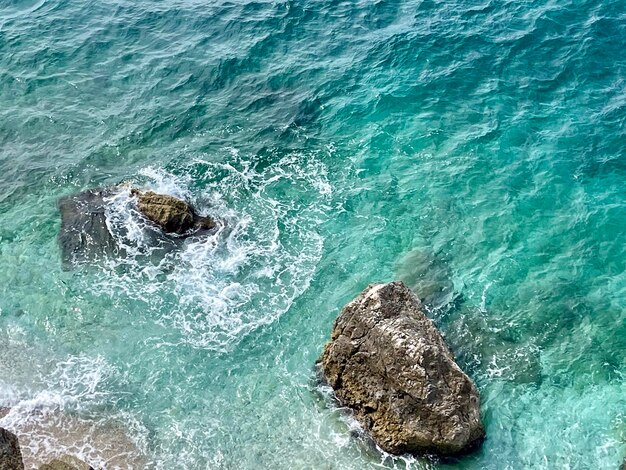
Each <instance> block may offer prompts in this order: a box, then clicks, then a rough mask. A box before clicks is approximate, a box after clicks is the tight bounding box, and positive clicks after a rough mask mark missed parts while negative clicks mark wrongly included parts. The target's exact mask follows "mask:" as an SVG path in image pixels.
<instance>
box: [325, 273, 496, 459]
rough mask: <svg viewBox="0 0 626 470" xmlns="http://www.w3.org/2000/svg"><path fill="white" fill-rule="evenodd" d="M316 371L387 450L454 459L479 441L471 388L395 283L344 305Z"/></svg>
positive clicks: (481, 433)
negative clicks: (318, 371) (452, 457)
mask: <svg viewBox="0 0 626 470" xmlns="http://www.w3.org/2000/svg"><path fill="white" fill-rule="evenodd" d="M318 366H319V368H320V371H321V373H322V375H323V378H324V379H325V380H326V381H327V382H328V384H329V385H330V386H331V387H332V388H333V389H334V391H335V394H336V396H337V399H338V400H339V402H340V403H341V404H342V405H343V406H347V407H349V408H351V409H352V411H353V412H354V415H355V417H356V419H357V420H358V421H359V422H360V423H361V425H362V426H363V427H364V428H365V429H366V430H367V431H368V432H369V433H370V434H371V436H372V438H373V439H374V440H375V441H376V443H377V444H378V445H379V446H380V447H381V448H382V449H383V450H385V451H387V452H390V453H393V454H402V453H411V454H423V453H428V454H436V455H440V456H451V455H458V454H462V453H465V452H467V451H470V450H472V449H473V448H475V447H477V446H478V445H480V443H481V442H482V440H483V438H484V428H483V425H482V422H481V417H480V407H479V396H478V391H477V389H476V386H475V385H474V383H473V382H472V380H471V379H470V378H469V377H468V376H467V375H466V374H465V373H464V372H463V371H462V370H461V369H460V368H459V366H458V365H457V364H456V362H455V361H454V357H453V356H452V353H451V352H450V350H449V349H448V347H447V346H446V344H445V342H444V340H443V338H442V336H441V334H440V333H439V331H438V330H437V328H436V327H435V325H434V324H433V323H432V321H431V320H429V319H428V318H427V317H426V316H425V315H424V313H423V312H422V309H421V305H420V302H419V300H418V299H417V298H416V297H415V295H414V294H413V293H412V292H411V290H410V289H409V288H408V287H406V286H405V285H404V284H403V283H402V282H392V283H389V284H372V285H370V286H369V287H368V288H367V289H365V290H364V291H363V292H362V293H361V294H360V295H359V296H358V297H357V298H356V299H354V300H353V301H352V302H350V303H349V304H348V305H347V306H346V307H344V309H343V310H342V312H341V313H340V315H339V317H338V318H337V320H336V321H335V324H334V327H333V331H332V335H331V341H330V342H329V343H328V344H327V345H326V347H325V348H324V352H323V353H322V356H321V357H320V360H319V362H318Z"/></svg>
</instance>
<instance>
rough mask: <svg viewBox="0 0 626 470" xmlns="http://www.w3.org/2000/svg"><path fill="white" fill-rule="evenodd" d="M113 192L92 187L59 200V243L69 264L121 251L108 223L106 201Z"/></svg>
mask: <svg viewBox="0 0 626 470" xmlns="http://www.w3.org/2000/svg"><path fill="white" fill-rule="evenodd" d="M112 194H113V191H112V190H111V189H108V188H99V189H90V190H89V191H84V192H82V193H78V194H75V195H73V196H68V197H64V198H61V199H59V203H58V206H59V211H60V212H61V231H60V232H59V246H60V247H61V253H62V256H63V260H64V261H65V262H66V263H82V262H88V261H93V260H95V259H97V258H99V257H101V256H103V255H105V256H111V255H116V254H118V252H119V247H118V246H117V243H116V242H115V239H114V238H113V235H111V232H110V231H109V228H108V227H107V223H106V215H105V201H104V199H105V198H106V197H110V196H111V195H112Z"/></svg>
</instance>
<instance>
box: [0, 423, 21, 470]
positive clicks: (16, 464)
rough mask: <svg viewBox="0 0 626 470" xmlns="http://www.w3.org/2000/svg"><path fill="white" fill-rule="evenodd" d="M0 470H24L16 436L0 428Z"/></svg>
mask: <svg viewBox="0 0 626 470" xmlns="http://www.w3.org/2000/svg"><path fill="white" fill-rule="evenodd" d="M0 470H24V464H23V463H22V453H21V452H20V446H19V444H18V442H17V436H16V435H15V434H13V433H12V432H9V431H7V430H6V429H4V428H0Z"/></svg>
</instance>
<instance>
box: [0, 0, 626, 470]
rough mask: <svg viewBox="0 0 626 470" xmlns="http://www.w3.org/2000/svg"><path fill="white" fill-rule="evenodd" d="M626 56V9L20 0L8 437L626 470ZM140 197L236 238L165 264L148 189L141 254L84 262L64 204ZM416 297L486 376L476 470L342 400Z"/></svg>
mask: <svg viewBox="0 0 626 470" xmlns="http://www.w3.org/2000/svg"><path fill="white" fill-rule="evenodd" d="M625 51H626V3H625V2H624V1H623V0H618V1H607V0H593V1H590V0H582V1H576V2H574V1H559V0H554V1H549V0H537V1H515V2H513V1H500V2H497V1H495V0H491V1H489V0H487V1H484V2H482V3H477V2H473V1H469V0H456V1H440V2H435V1H428V0H424V1H418V0H398V1H378V2H374V1H360V2H357V1H349V2H343V1H336V0H334V1H329V0H315V1H313V0H301V1H258V2H250V1H245V0H242V1H235V2H223V1H214V2H201V1H197V0H179V1H152V2H149V1H146V0H135V1H122V0H100V1H86V0H82V1H79V0H65V1H64V0H56V1H52V0H39V1H22V0H0V267H1V269H0V344H2V345H3V348H2V354H0V406H9V407H11V412H10V413H9V414H8V415H6V416H5V417H4V418H1V419H0V425H2V426H5V427H7V428H9V429H11V430H13V431H16V432H17V433H18V435H19V436H20V441H21V444H22V446H23V447H25V450H24V454H25V457H26V458H27V460H28V461H29V462H30V463H32V464H33V465H34V463H35V462H40V461H43V460H46V459H48V458H49V457H50V456H52V455H54V454H56V453H61V452H70V453H74V454H77V455H79V456H81V457H83V458H85V459H87V460H90V461H91V462H93V463H94V464H100V465H105V466H106V468H109V469H112V468H158V469H172V468H176V469H179V468H180V469H199V468H210V469H258V468H272V469H305V468H308V469H341V470H343V469H363V468H397V469H404V468H411V469H421V468H464V469H497V470H501V469H521V468H524V469H526V468H528V469H540V468H541V469H555V468H563V469H566V468H567V469H600V468H609V469H611V468H617V467H618V466H619V464H620V463H621V462H622V460H623V458H624V456H625V455H626V382H625V381H624V373H625V372H626V362H625V359H624V351H625V349H626V315H625V313H624V312H625V311H626V273H625V268H626V229H625V227H626V186H625V178H626V54H625ZM122 182H129V183H132V184H134V185H138V186H142V187H146V188H152V189H155V190H159V191H163V192H167V193H170V194H174V195H178V196H181V197H186V198H188V199H190V200H191V201H193V202H194V203H195V204H196V206H197V207H198V208H199V209H200V210H201V211H202V212H203V213H207V214H213V215H215V216H219V217H221V218H222V219H223V220H225V221H226V222H227V225H228V227H229V230H225V231H223V232H220V233H218V234H217V235H215V236H214V237H211V238H210V239H208V240H201V241H195V242H190V243H188V244H187V245H186V246H185V248H184V250H182V251H181V252H178V253H175V254H173V255H172V256H170V257H168V258H166V259H165V260H163V261H161V262H146V261H145V256H144V257H142V256H140V255H141V254H142V253H144V252H145V250H146V249H147V247H145V246H143V245H142V239H141V227H139V226H138V225H137V221H136V220H134V219H133V218H132V217H131V215H130V213H129V212H128V206H127V203H128V200H127V198H126V197H125V195H124V194H122V195H121V196H120V197H119V198H117V199H115V200H113V201H111V203H110V208H109V212H108V217H109V222H110V224H111V228H112V230H114V231H115V230H120V231H124V232H125V233H127V236H128V237H135V238H133V243H135V245H134V246H135V247H136V248H137V250H138V255H137V256H136V257H133V256H131V257H129V258H127V259H122V260H120V259H108V260H103V262H101V263H97V264H96V265H94V266H91V267H82V268H78V269H74V270H69V271H66V270H63V269H62V264H61V253H60V250H59V248H58V245H57V238H56V237H57V234H58V231H59V227H60V216H59V213H58V210H57V207H56V201H57V199H58V198H59V197H61V196H64V195H68V194H72V193H75V192H78V191H80V190H83V189H89V188H93V187H98V186H103V185H111V184H119V183H122ZM116 233H117V232H116ZM120 233H121V232H120ZM121 241H123V240H121ZM126 242H128V240H126ZM142 250H144V251H142ZM393 279H402V280H404V281H405V282H407V283H408V284H409V285H410V286H411V287H412V288H414V290H415V292H416V293H418V295H420V297H422V298H423V299H424V303H425V305H426V307H427V309H428V311H429V315H430V316H431V317H432V318H433V319H434V320H435V321H436V322H437V324H438V326H439V327H440V329H441V331H442V332H443V333H444V334H445V336H446V339H447V341H448V343H449V344H450V346H451V347H452V349H453V350H454V352H455V354H456V356H457V358H458V361H459V363H460V364H461V365H462V367H463V368H464V369H465V370H466V371H467V372H468V373H469V374H470V375H471V376H472V377H473V378H474V380H475V381H476V383H477V385H478V387H479V390H480V393H481V396H482V410H483V416H484V421H485V425H486V431H487V440H486V441H485V444H484V446H483V447H482V449H481V450H480V451H479V452H477V453H476V454H474V455H472V456H469V457H466V458H464V459H462V460H461V461H459V462H458V463H457V464H454V465H443V464H438V463H436V462H428V461H425V460H419V459H412V458H392V457H390V456H386V455H383V454H381V453H379V452H378V451H376V450H375V449H372V448H371V447H370V446H369V445H368V443H367V442H366V441H364V440H363V439H361V438H359V437H358V436H355V435H354V433H351V432H350V430H351V428H353V427H354V423H352V422H351V420H350V419H349V417H347V416H346V415H345V413H343V412H342V411H341V410H338V409H336V408H335V405H334V404H333V403H332V402H331V401H329V400H327V399H326V398H325V397H324V394H323V391H320V389H319V388H318V386H317V384H316V382H315V378H314V372H313V366H314V363H315V360H316V358H317V357H318V355H319V353H320V352H321V349H322V347H323V344H324V342H325V341H326V340H327V339H328V337H329V333H330V329H331V325H332V321H333V320H334V318H335V317H336V315H337V314H338V311H339V309H340V308H341V307H342V306H343V305H344V304H345V303H346V302H348V301H349V300H350V299H351V298H353V297H354V296H355V295H357V294H358V293H359V292H360V291H361V290H362V289H363V288H364V287H365V286H366V285H367V284H368V283H371V282H379V281H390V280H393Z"/></svg>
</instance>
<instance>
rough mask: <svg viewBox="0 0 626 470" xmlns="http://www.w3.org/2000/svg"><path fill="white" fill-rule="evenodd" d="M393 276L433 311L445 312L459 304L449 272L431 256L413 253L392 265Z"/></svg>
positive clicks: (440, 262)
mask: <svg viewBox="0 0 626 470" xmlns="http://www.w3.org/2000/svg"><path fill="white" fill-rule="evenodd" d="M396 276H397V278H398V279H399V280H400V281H402V282H404V283H405V284H406V285H407V286H408V287H409V288H410V289H411V290H412V291H413V292H415V293H417V294H418V295H419V299H420V301H421V302H422V303H423V304H425V305H427V306H429V307H431V308H433V309H446V308H448V307H454V306H458V305H457V304H460V303H462V301H463V296H462V294H461V293H459V292H456V291H455V289H454V284H453V282H452V272H451V271H450V268H449V267H448V265H447V264H446V263H445V262H444V260H442V259H441V258H439V257H438V256H435V254H433V253H431V252H428V251H425V250H420V249H414V250H411V251H410V252H408V253H407V254H406V255H405V256H404V257H403V258H402V259H401V260H399V261H398V263H397V264H396Z"/></svg>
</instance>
